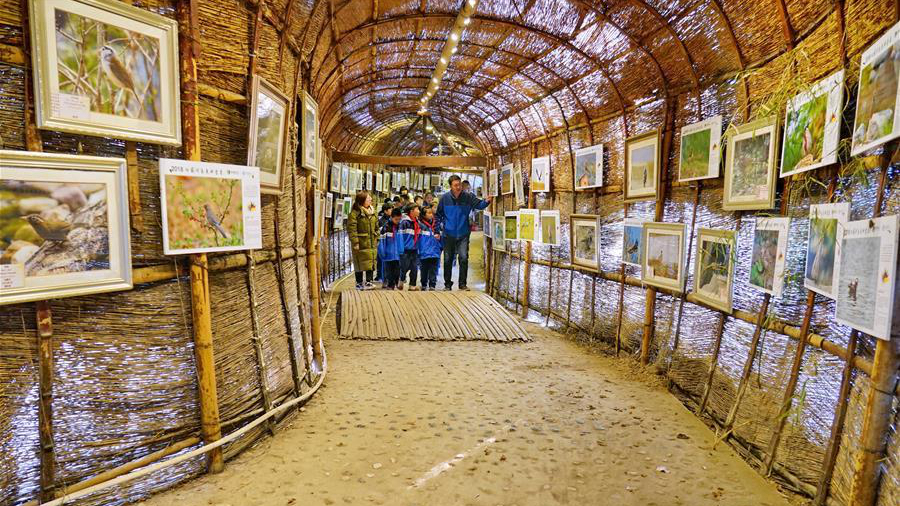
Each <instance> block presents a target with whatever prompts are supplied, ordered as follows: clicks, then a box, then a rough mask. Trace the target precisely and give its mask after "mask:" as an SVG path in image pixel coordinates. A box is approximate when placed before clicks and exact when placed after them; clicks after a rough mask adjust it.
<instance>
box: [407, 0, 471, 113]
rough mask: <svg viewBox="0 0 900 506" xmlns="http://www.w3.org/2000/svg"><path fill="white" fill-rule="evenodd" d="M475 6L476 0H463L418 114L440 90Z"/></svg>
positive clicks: (422, 111) (423, 110) (421, 101)
mask: <svg viewBox="0 0 900 506" xmlns="http://www.w3.org/2000/svg"><path fill="white" fill-rule="evenodd" d="M477 5H478V0H465V2H464V3H463V6H462V8H461V9H460V10H459V14H458V15H457V16H456V21H454V22H453V27H452V28H451V29H450V35H449V36H448V37H447V41H446V42H444V49H443V50H442V51H441V57H440V59H439V60H438V63H437V66H436V67H435V69H434V74H432V76H431V81H430V82H429V83H428V87H427V88H425V93H423V94H422V96H421V97H420V98H419V102H420V103H421V104H422V109H421V110H420V111H419V114H422V115H424V114H427V112H428V102H430V101H431V99H432V98H433V97H434V95H435V94H436V93H437V91H438V88H440V86H441V79H443V78H444V73H445V72H447V66H448V65H449V64H450V57H451V56H452V55H454V54H456V46H457V44H459V41H460V39H461V38H462V32H463V30H465V28H466V27H467V26H468V25H469V23H470V22H471V20H472V14H474V13H475V7H476V6H477Z"/></svg>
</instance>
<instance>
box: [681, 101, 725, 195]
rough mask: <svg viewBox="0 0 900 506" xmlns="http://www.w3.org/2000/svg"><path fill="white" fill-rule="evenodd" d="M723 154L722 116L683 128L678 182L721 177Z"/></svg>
mask: <svg viewBox="0 0 900 506" xmlns="http://www.w3.org/2000/svg"><path fill="white" fill-rule="evenodd" d="M721 154H722V116H713V117H712V118H709V119H706V120H703V121H700V122H698V123H692V124H690V125H685V126H683V127H682V128H681V146H680V154H679V157H678V180H679V181H697V180H699V179H712V178H717V177H719V162H720V159H721Z"/></svg>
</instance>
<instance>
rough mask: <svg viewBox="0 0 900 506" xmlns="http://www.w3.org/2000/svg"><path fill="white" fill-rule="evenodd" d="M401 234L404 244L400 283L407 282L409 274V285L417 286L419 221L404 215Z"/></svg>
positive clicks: (401, 222) (401, 257)
mask: <svg viewBox="0 0 900 506" xmlns="http://www.w3.org/2000/svg"><path fill="white" fill-rule="evenodd" d="M399 234H400V237H401V240H402V242H403V250H402V251H403V254H402V255H401V256H400V281H401V282H403V281H406V280H407V277H406V275H407V273H408V274H409V285H410V286H416V277H417V276H418V273H419V269H418V261H419V258H418V254H417V253H418V242H419V221H418V220H413V219H412V218H410V217H409V215H406V214H404V215H403V219H402V220H401V221H400V230H399Z"/></svg>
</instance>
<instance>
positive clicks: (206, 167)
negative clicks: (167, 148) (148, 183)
mask: <svg viewBox="0 0 900 506" xmlns="http://www.w3.org/2000/svg"><path fill="white" fill-rule="evenodd" d="M159 189H160V197H159V199H160V203H161V205H160V207H162V227H163V252H164V253H165V254H166V255H183V254H187V253H210V252H213V251H238V250H248V249H259V248H261V247H262V215H261V211H260V206H261V203H260V191H259V169H257V168H256V167H244V166H241V165H225V164H222V163H204V162H190V161H187V160H173V159H168V158H160V160H159Z"/></svg>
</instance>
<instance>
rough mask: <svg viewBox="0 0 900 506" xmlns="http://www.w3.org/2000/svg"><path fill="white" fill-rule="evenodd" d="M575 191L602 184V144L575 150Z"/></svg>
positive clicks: (597, 186)
mask: <svg viewBox="0 0 900 506" xmlns="http://www.w3.org/2000/svg"><path fill="white" fill-rule="evenodd" d="M574 181H575V191H579V190H590V189H591V188H599V187H601V186H603V144H595V145H593V146H588V147H586V148H581V149H579V150H577V151H575V179H574Z"/></svg>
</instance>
